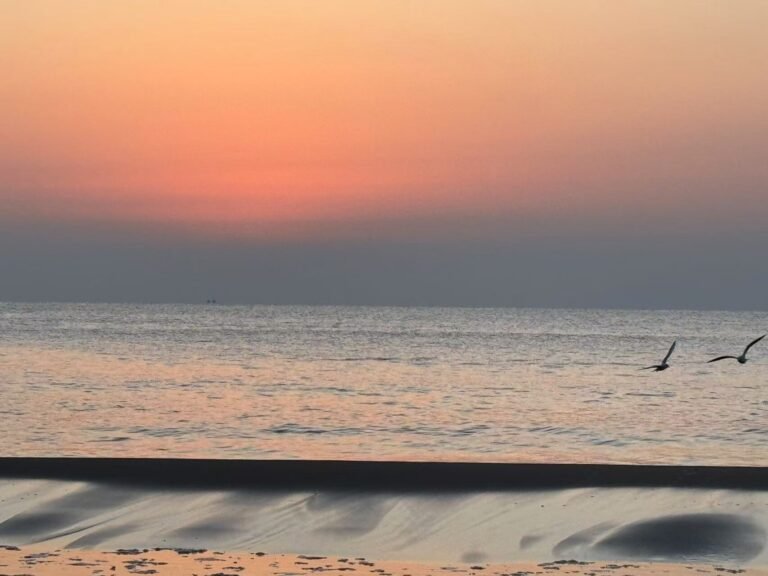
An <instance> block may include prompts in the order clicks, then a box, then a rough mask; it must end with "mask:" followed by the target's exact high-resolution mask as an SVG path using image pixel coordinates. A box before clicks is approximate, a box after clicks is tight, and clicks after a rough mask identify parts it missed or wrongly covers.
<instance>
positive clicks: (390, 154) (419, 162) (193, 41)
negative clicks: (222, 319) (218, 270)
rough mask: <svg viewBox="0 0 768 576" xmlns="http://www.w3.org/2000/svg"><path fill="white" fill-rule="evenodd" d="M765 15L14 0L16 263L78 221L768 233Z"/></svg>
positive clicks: (101, 234)
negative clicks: (766, 230)
mask: <svg viewBox="0 0 768 576" xmlns="http://www.w3.org/2000/svg"><path fill="white" fill-rule="evenodd" d="M766 22H768V2H765V1H763V0H740V1H739V2H730V1H726V0H677V1H672V2H670V1H668V0H634V1H629V0H614V1H596V0H580V1H572V0H552V1H547V2H540V1H534V0H517V1H516V0H485V1H483V0H481V1H477V2H469V1H456V0H418V1H416V0H413V1H400V0H381V1H379V0H364V1H361V0H323V1H317V0H281V1H278V0H264V1H258V2H256V1H252V0H248V1H246V0H221V1H202V0H165V1H161V2H160V1H157V0H133V1H130V2H104V1H102V0H69V1H64V0H23V1H21V0H19V1H12V0H0V68H1V69H2V70H3V78H2V81H0V206H1V208H0V232H2V229H5V231H6V232H5V234H6V235H8V234H11V232H8V231H9V230H11V229H14V230H17V231H21V232H18V233H19V234H27V235H30V236H29V237H28V238H27V239H26V240H22V239H21V237H20V236H19V237H17V236H13V237H10V236H9V237H7V238H6V237H3V238H2V240H3V243H4V244H5V245H6V246H21V247H30V246H31V248H29V250H33V248H34V250H38V248H39V251H42V252H40V253H43V252H44V253H45V254H47V256H46V258H49V260H45V259H42V260H39V261H36V260H34V258H37V256H34V254H32V253H31V252H30V253H29V254H27V253H26V252H23V253H22V251H20V250H21V248H19V249H18V250H17V251H16V252H12V253H11V256H14V257H15V259H16V261H17V262H18V265H19V266H21V267H22V268H23V269H22V268H18V269H15V268H14V269H13V270H15V275H14V276H15V277H18V278H23V277H24V274H26V272H24V270H27V268H24V267H25V266H26V267H28V268H29V270H33V269H34V271H39V270H42V269H47V268H48V266H47V264H46V262H49V261H51V262H59V261H61V258H60V257H59V256H58V255H57V254H58V253H57V252H56V250H64V248H63V247H62V246H63V244H62V243H61V242H62V241H61V238H63V237H64V236H62V234H64V235H65V236H66V235H69V236H67V238H69V239H70V240H71V244H72V246H82V245H85V246H87V245H90V244H92V243H93V242H95V240H94V238H96V237H98V238H99V239H100V240H98V242H102V241H104V242H115V243H116V245H119V246H120V247H125V246H127V245H128V244H130V242H134V243H135V241H136V240H135V239H136V238H138V239H140V241H142V242H144V241H147V242H148V241H149V240H147V238H150V237H153V235H156V234H161V235H162V236H163V237H164V238H165V240H163V241H162V242H166V243H167V242H168V241H171V240H169V239H175V240H173V241H174V242H181V245H183V244H184V242H198V243H200V242H203V243H204V242H205V241H206V240H209V241H216V242H221V241H226V242H234V243H235V244H234V245H236V246H246V245H248V246H264V245H266V244H270V245H274V244H283V245H293V246H297V245H302V246H307V247H316V246H317V244H318V242H344V241H350V240H354V241H360V240H362V241H370V242H385V243H386V242H400V241H407V242H417V243H418V242H422V243H423V242H426V243H433V244H434V243H436V244H440V243H441V242H449V241H461V239H467V240H468V241H469V240H471V241H472V242H490V243H495V245H496V244H506V245H514V246H515V247H516V249H519V248H520V247H521V246H523V245H524V244H521V242H523V240H526V241H532V242H534V243H535V242H537V241H539V240H542V239H544V240H546V239H548V238H549V239H552V238H556V239H559V240H558V241H562V242H563V243H564V244H562V245H568V246H571V245H574V244H573V243H574V242H575V243H578V242H579V241H581V240H580V239H583V238H584V237H586V236H589V235H594V234H598V233H599V234H603V235H608V236H610V237H612V238H619V239H621V238H624V239H625V240H626V239H628V238H630V237H631V238H634V239H635V240H632V242H636V244H631V242H630V240H627V242H630V244H627V246H630V245H631V246H641V245H642V244H641V242H642V241H643V237H644V235H648V234H652V235H658V234H662V235H664V234H666V235H672V236H675V235H678V236H679V235H683V236H685V237H686V238H688V240H689V241H690V243H691V245H696V244H697V242H698V240H697V238H698V237H699V236H702V235H704V236H706V235H709V236H710V238H711V236H712V235H713V234H715V233H717V234H724V235H726V236H728V237H731V238H732V237H739V236H740V235H742V234H745V233H749V234H758V235H759V234H762V231H764V230H765V229H766V226H765V222H766V218H768V162H767V161H766V158H768V153H767V152H768V110H767V109H766V106H767V104H768V72H767V71H768V67H767V66H768V65H767V64H766V63H768V36H766V34H765V25H766ZM14 234H16V233H15V232H14ZM521 235H522V236H521ZM127 238H134V240H130V241H129V240H126V239H127ZM521 239H522V240H521ZM121 242H127V243H128V244H125V243H123V244H121ZM158 242H160V241H158ZM46 243H47V244H46ZM158 246H159V245H158ZM558 246H560V245H555V244H553V249H558V250H559V249H560V248H558ZM6 249H7V250H10V249H9V248H6ZM734 249H735V248H734ZM585 250H586V249H585ZM659 250H662V248H661V247H659ZM76 253H77V248H74V247H73V248H71V257H72V258H73V259H74V258H75V256H74V255H75V254H76ZM35 254H37V252H35ZM115 254H117V252H115V253H113V254H110V255H109V256H107V255H104V258H105V260H104V261H114V262H117V260H116V258H117V256H116V255H115ZM38 256H39V254H38ZM646 256H647V259H648V261H649V262H650V261H652V260H653V259H654V258H655V256H654V255H653V254H651V253H648V254H646ZM40 258H42V257H40ZM137 258H138V256H137ZM468 258H469V257H468ZM530 258H531V260H532V261H535V260H536V259H537V258H538V256H530ZM471 259H472V258H469V260H471ZM590 259H591V255H588V254H587V252H584V260H585V261H589V260H590ZM681 259H682V256H681ZM702 259H703V253H702ZM32 262H37V264H34V265H33V264H32ZM512 264H514V263H512ZM115 266H117V264H115ZM157 266H158V267H161V268H162V266H161V265H160V264H157ZM196 266H197V265H196ZM233 266H234V265H233ZM395 268H397V266H395ZM413 268H414V269H419V268H420V266H419V265H416V264H414V265H413ZM29 270H27V271H29ZM398 270H399V269H398ZM30 273H31V272H30ZM35 273H37V272H35ZM360 274H361V275H363V274H364V273H363V272H360ZM30 278H31V277H30ZM38 280H39V281H41V280H40V279H39V278H38ZM19 282H20V284H19V285H18V286H17V289H18V293H19V294H22V295H23V294H24V293H25V292H24V290H25V289H26V288H24V285H23V283H22V280H19ZM32 283H33V282H32V280H29V281H28V282H27V285H31V284H32ZM47 283H48V284H53V285H56V282H54V281H53V280H52V279H51V280H50V281H49V282H47ZM679 283H680V284H681V285H682V284H684V283H685V280H684V279H681V280H680V282H679ZM14 294H16V292H14ZM2 296H3V294H1V293H0V297H2ZM41 297H42V296H41ZM147 297H148V298H149V296H147ZM195 298H197V296H195Z"/></svg>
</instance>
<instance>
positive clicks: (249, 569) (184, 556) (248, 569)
mask: <svg viewBox="0 0 768 576" xmlns="http://www.w3.org/2000/svg"><path fill="white" fill-rule="evenodd" d="M317 573H330V574H336V575H342V574H348V575H350V576H440V575H445V576H452V575H453V576H456V575H458V576H462V575H467V576H544V575H553V574H570V575H575V576H656V575H659V576H662V575H663V576H687V575H692V576H699V575H708V574H711V575H713V576H719V575H722V576H727V575H729V574H743V575H744V576H767V575H768V570H764V569H760V568H748V569H742V568H733V567H726V566H717V565H713V566H704V565H699V564H690V565H688V564H677V565H675V564H648V563H578V562H569V561H562V562H547V563H538V564H536V563H530V562H529V563H515V564H466V563H465V564H440V563H417V562H395V561H372V560H367V559H365V558H362V557H356V558H340V557H326V556H317V555H316V556H310V555H302V554H299V555H287V554H265V553H263V552H256V553H231V552H212V551H209V550H183V549H182V550H146V551H145V550H130V549H125V550H118V551H113V552H102V551H94V550H59V549H56V550H48V549H44V548H28V549H27V548H24V549H19V548H17V547H13V546H5V547H3V549H2V550H0V575H2V576H6V575H7V576H10V575H14V576H20V575H22V574H24V575H30V576H99V575H114V576H136V575H139V574H154V575H157V576H182V575H183V576H248V575H259V576H304V575H306V574H317Z"/></svg>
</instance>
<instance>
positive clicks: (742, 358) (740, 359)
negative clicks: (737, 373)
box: [707, 334, 767, 364]
mask: <svg viewBox="0 0 768 576" xmlns="http://www.w3.org/2000/svg"><path fill="white" fill-rule="evenodd" d="M766 336H767V335H766V334H763V335H762V336H760V338H755V339H754V340H752V342H750V343H749V344H747V347H746V348H744V352H742V353H741V356H718V357H717V358H712V360H708V361H707V364H709V363H710V362H717V361H718V360H725V359H726V358H733V359H734V360H736V361H737V362H738V363H739V364H746V363H747V352H749V349H750V348H752V346H754V345H755V344H757V343H758V342H760V340H762V339H763V338H765V337H766Z"/></svg>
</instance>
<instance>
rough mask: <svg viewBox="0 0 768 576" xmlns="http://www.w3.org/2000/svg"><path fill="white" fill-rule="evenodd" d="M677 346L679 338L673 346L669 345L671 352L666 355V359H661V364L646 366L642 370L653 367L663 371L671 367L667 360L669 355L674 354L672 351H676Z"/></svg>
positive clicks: (655, 370)
mask: <svg viewBox="0 0 768 576" xmlns="http://www.w3.org/2000/svg"><path fill="white" fill-rule="evenodd" d="M675 346H677V340H675V341H674V342H672V346H670V347H669V352H667V355H666V356H664V360H662V361H661V364H655V365H653V366H646V367H645V368H640V370H650V369H651V368H653V371H654V372H661V371H662V370H666V369H667V368H669V364H667V360H669V357H670V356H672V352H674V351H675Z"/></svg>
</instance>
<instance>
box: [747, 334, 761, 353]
mask: <svg viewBox="0 0 768 576" xmlns="http://www.w3.org/2000/svg"><path fill="white" fill-rule="evenodd" d="M765 337H766V334H763V335H762V336H760V338H755V339H754V340H752V342H750V343H749V344H747V347H746V348H744V356H746V355H747V352H749V349H750V348H752V346H754V345H755V344H757V343H758V342H760V340H762V339H763V338H765Z"/></svg>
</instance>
